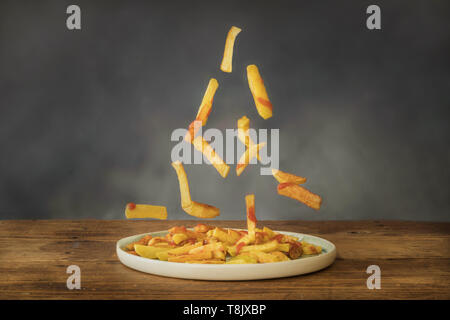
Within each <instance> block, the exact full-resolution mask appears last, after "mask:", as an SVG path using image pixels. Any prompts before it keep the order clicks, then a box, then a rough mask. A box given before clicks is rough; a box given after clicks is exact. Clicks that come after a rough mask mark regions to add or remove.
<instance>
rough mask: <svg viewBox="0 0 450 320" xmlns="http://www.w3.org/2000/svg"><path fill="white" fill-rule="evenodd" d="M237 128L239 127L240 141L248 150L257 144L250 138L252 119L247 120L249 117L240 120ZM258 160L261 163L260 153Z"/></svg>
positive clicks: (257, 156)
mask: <svg viewBox="0 0 450 320" xmlns="http://www.w3.org/2000/svg"><path fill="white" fill-rule="evenodd" d="M237 127H238V138H239V140H240V141H241V142H242V143H243V144H244V145H245V146H246V147H247V148H250V147H251V146H253V145H254V144H255V143H254V142H253V140H252V139H251V138H250V134H249V131H248V130H249V128H250V119H249V118H247V116H243V117H242V118H240V119H239V120H238V123H237ZM256 158H257V159H258V160H259V161H261V158H260V157H259V152H258V153H257V155H256Z"/></svg>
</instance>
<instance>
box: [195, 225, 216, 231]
mask: <svg viewBox="0 0 450 320" xmlns="http://www.w3.org/2000/svg"><path fill="white" fill-rule="evenodd" d="M213 229H214V227H212V226H208V225H206V224H204V223H199V224H197V225H196V226H195V227H194V232H197V233H206V232H208V231H209V230H213Z"/></svg>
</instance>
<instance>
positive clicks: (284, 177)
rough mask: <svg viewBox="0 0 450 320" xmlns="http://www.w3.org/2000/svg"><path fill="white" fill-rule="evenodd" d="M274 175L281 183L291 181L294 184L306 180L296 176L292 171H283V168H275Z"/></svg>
mask: <svg viewBox="0 0 450 320" xmlns="http://www.w3.org/2000/svg"><path fill="white" fill-rule="evenodd" d="M272 175H273V176H274V178H275V179H277V181H278V182H279V183H286V182H289V183H294V184H302V183H305V182H306V178H303V177H300V176H296V175H294V174H291V173H287V172H283V171H281V170H278V169H274V168H273V169H272Z"/></svg>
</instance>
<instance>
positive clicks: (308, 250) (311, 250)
mask: <svg viewBox="0 0 450 320" xmlns="http://www.w3.org/2000/svg"><path fill="white" fill-rule="evenodd" d="M301 243H302V249H303V254H308V255H312V254H319V253H321V252H322V247H320V246H315V245H313V244H311V243H308V242H306V241H302V242H301Z"/></svg>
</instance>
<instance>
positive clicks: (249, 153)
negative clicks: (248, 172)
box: [236, 142, 266, 176]
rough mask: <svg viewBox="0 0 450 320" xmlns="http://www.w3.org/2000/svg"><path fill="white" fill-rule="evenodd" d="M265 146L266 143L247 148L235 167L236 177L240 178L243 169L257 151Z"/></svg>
mask: <svg viewBox="0 0 450 320" xmlns="http://www.w3.org/2000/svg"><path fill="white" fill-rule="evenodd" d="M265 146H266V143H265V142H262V143H260V144H257V145H252V146H251V147H249V148H247V150H245V152H244V153H243V154H242V156H241V157H240V158H239V161H238V163H237V165H236V174H237V175H238V176H240V175H241V173H242V172H243V171H244V169H245V168H246V167H247V166H248V164H249V163H250V160H251V159H253V158H254V157H256V156H257V155H258V154H259V150H261V149H262V148H264V147H265Z"/></svg>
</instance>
